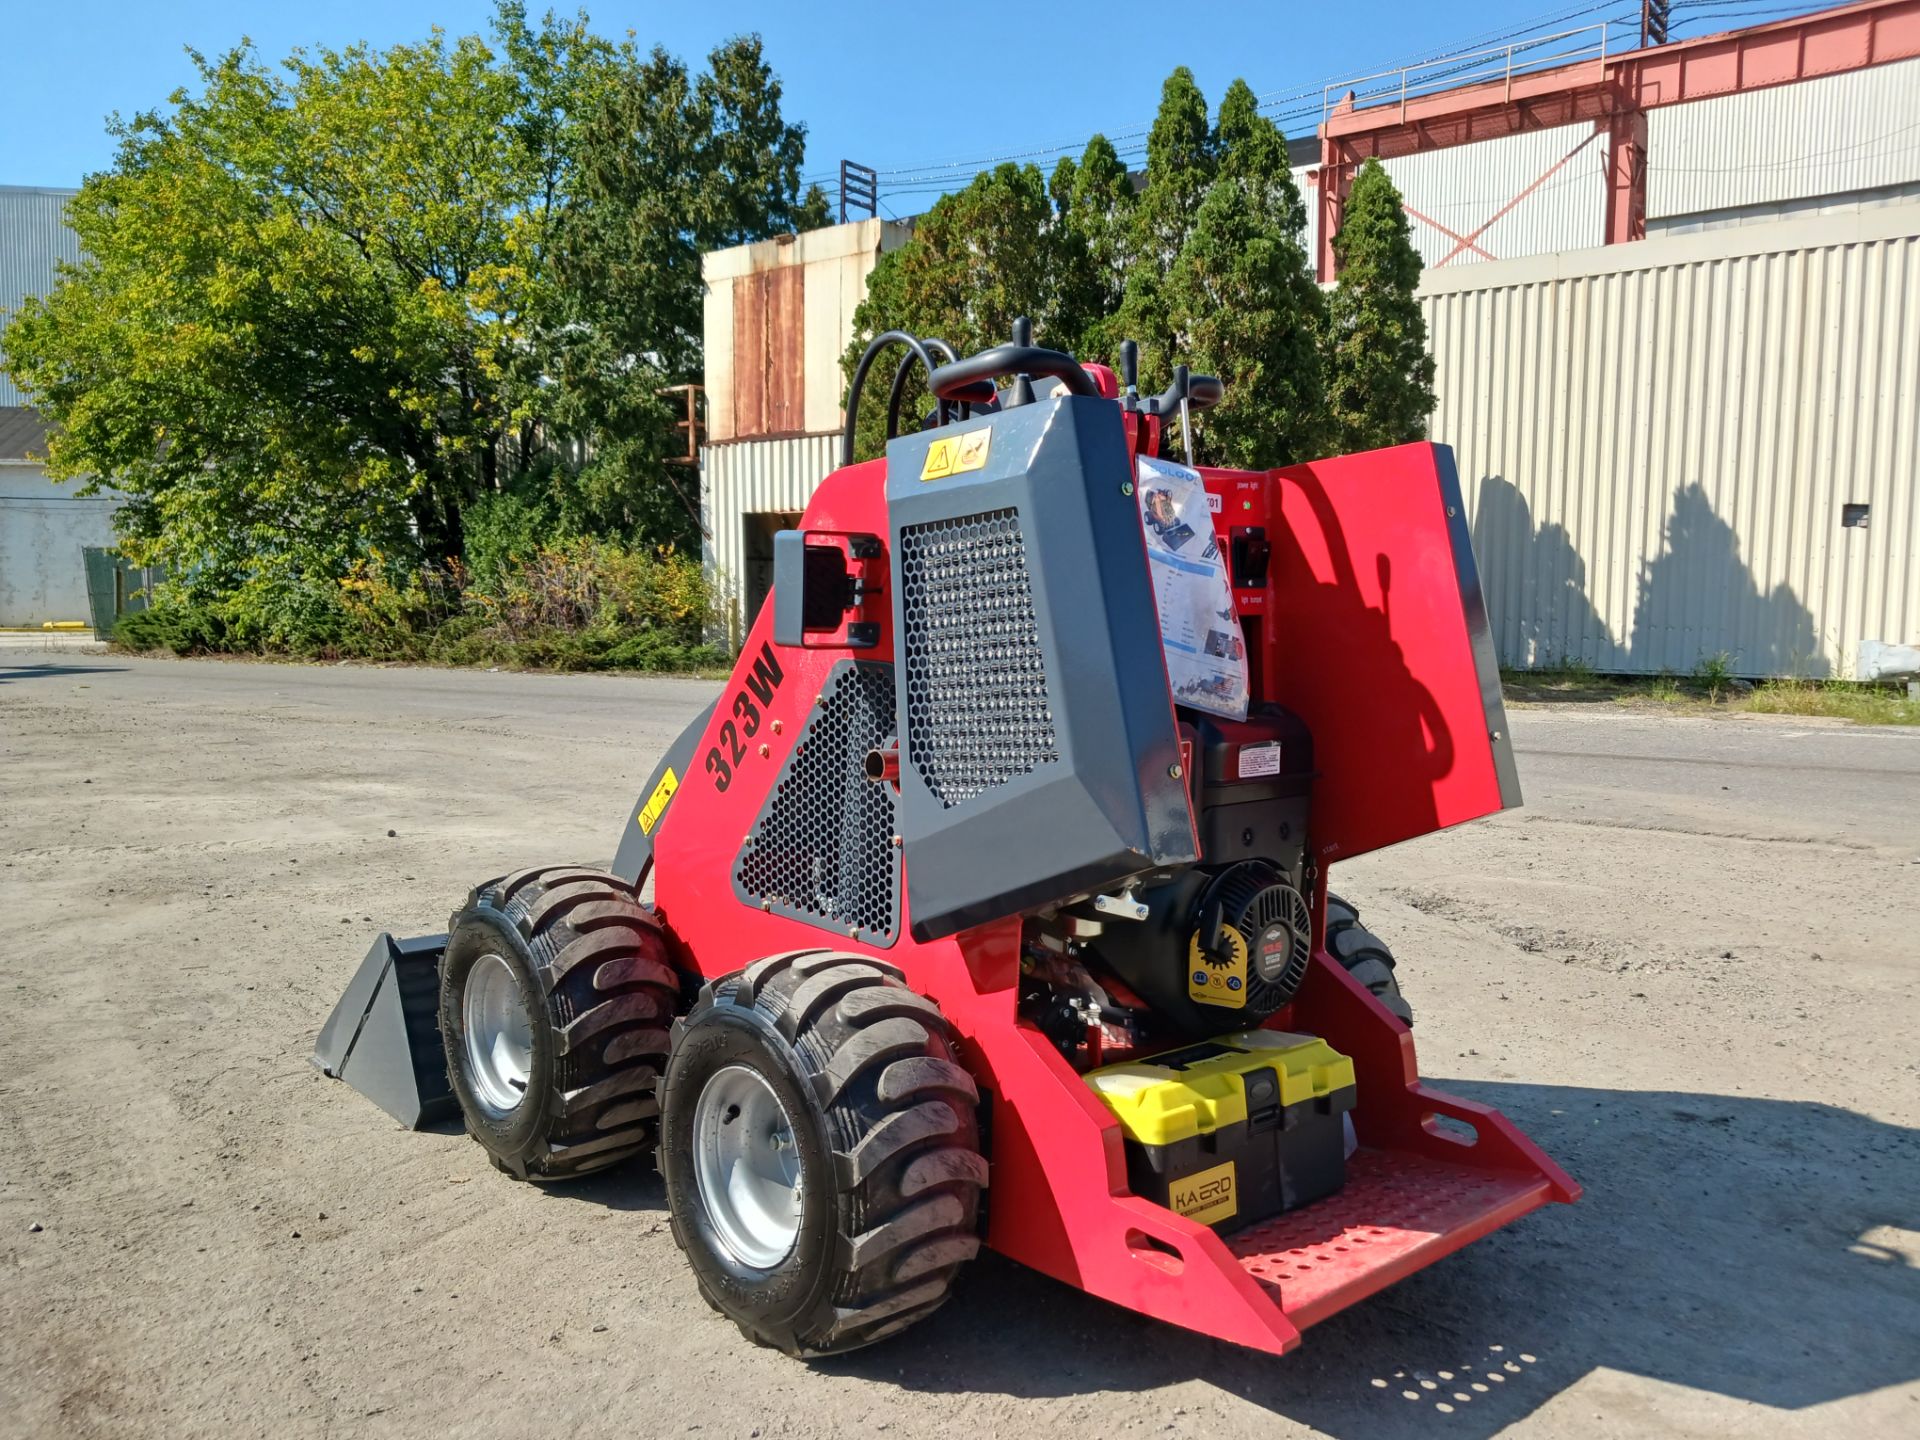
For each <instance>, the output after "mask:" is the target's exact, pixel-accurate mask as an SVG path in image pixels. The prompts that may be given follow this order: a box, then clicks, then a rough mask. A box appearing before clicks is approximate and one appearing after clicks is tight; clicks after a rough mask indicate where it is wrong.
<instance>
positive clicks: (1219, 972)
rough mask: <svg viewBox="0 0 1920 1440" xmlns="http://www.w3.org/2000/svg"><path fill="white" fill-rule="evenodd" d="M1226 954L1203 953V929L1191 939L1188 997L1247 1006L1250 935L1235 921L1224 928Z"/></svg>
mask: <svg viewBox="0 0 1920 1440" xmlns="http://www.w3.org/2000/svg"><path fill="white" fill-rule="evenodd" d="M1220 948H1221V949H1223V950H1225V951H1226V952H1227V953H1226V954H1225V955H1202V954H1201V953H1200V932H1199V931H1198V930H1196V931H1194V932H1193V938H1192V939H1190V940H1189V941H1187V998H1188V999H1189V1000H1193V1001H1196V1002H1198V1003H1199V1004H1201V1005H1218V1006H1219V1007H1220V1008H1221V1009H1223V1010H1244V1009H1246V1008H1247V937H1246V936H1244V935H1242V934H1241V933H1240V932H1239V931H1238V930H1236V929H1234V928H1233V927H1232V926H1231V925H1227V926H1223V927H1222V928H1221V930H1220Z"/></svg>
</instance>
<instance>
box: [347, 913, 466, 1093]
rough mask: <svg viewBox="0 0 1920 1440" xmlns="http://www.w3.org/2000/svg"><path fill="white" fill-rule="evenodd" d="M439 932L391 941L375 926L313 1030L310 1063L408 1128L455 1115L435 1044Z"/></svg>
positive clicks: (442, 943) (442, 942) (442, 1056)
mask: <svg viewBox="0 0 1920 1440" xmlns="http://www.w3.org/2000/svg"><path fill="white" fill-rule="evenodd" d="M446 948H447V937H446V936H444V935H420V936H416V937H415V938H414V939H411V940H396V939H394V938H393V936H391V935H389V934H387V933H386V932H385V931H382V932H381V934H380V938H379V939H378V940H375V941H374V942H373V948H372V949H371V950H369V951H367V958H366V959H364V960H362V961H361V962H360V968H359V969H358V970H357V971H355V972H354V976H353V979H352V980H351V981H350V982H349V983H348V985H347V991H346V994H344V995H342V996H341V997H340V1003H339V1004H338V1005H335V1006H334V1007H333V1014H331V1015H329V1016H328V1017H327V1023H326V1024H325V1025H322V1026H321V1027H320V1039H319V1040H318V1042H316V1043H315V1045H314V1047H313V1063H314V1065H315V1066H317V1067H318V1068H319V1069H320V1070H322V1071H323V1072H325V1073H326V1074H327V1075H330V1076H332V1077H333V1078H334V1079H335V1080H344V1081H346V1082H347V1084H349V1085H351V1086H352V1087H353V1088H354V1089H356V1090H358V1091H359V1092H360V1093H361V1094H362V1095H364V1096H366V1097H367V1098H368V1099H369V1100H371V1101H373V1103H374V1104H376V1105H378V1106H379V1107H380V1108H381V1109H382V1110H384V1111H386V1112H387V1113H388V1114H389V1115H391V1116H393V1118H394V1119H396V1120H398V1121H399V1122H400V1123H401V1124H402V1125H405V1126H406V1127H407V1128H408V1129H409V1130H419V1129H421V1128H422V1127H424V1126H427V1125H431V1124H433V1123H434V1122H435V1121H436V1120H442V1119H445V1118H447V1117H448V1116H451V1115H455V1114H458V1113H459V1109H460V1105H459V1102H458V1101H457V1100H455V1099H454V1097H453V1089H452V1087H451V1086H449V1085H448V1083H447V1057H446V1052H445V1051H444V1050H443V1049H442V1048H441V1044H440V956H441V955H442V954H443V953H444V952H445V951H446Z"/></svg>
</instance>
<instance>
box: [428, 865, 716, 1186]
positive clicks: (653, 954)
mask: <svg viewBox="0 0 1920 1440" xmlns="http://www.w3.org/2000/svg"><path fill="white" fill-rule="evenodd" d="M489 953H491V954H496V955H499V956H500V957H501V958H502V959H503V960H505V961H506V963H507V967H508V969H509V970H511V971H512V972H513V975H514V978H515V979H516V980H517V981H518V982H519V987H520V992H521V1001H522V1003H523V1004H524V1005H525V1006H526V1007H527V1012H528V1015H529V1017H530V1019H531V1021H532V1032H533V1059H532V1064H531V1066H530V1069H529V1073H528V1078H527V1088H526V1095H525V1098H524V1099H523V1100H522V1102H521V1103H520V1104H519V1105H518V1106H517V1107H515V1109H513V1110H512V1111H511V1112H509V1113H508V1114H507V1116H506V1117H505V1118H504V1119H496V1118H495V1117H494V1116H492V1115H491V1114H489V1112H488V1111H487V1109H486V1107H485V1106H484V1105H482V1104H481V1103H480V1102H479V1100H478V1098H477V1097H476V1095H475V1093H474V1087H473V1084H472V1081H471V1079H470V1078H469V1076H468V1070H467V1053H466V1037H465V1033H464V1026H463V1018H462V1013H461V997H462V994H463V990H464V986H465V983H466V979H467V976H468V975H469V974H470V973H471V971H472V969H473V964H474V962H475V960H477V959H478V958H480V957H481V956H482V955H486V954H489ZM679 995H680V982H679V977H678V976H677V975H676V974H675V972H674V969H673V966H672V964H671V963H670V961H669V954H668V950H667V946H666V941H665V939H664V937H663V936H662V934H661V931H660V926H659V924H658V922H657V921H656V920H655V919H654V918H653V915H652V912H651V911H649V910H648V909H647V908H646V907H645V906H643V905H642V904H641V903H640V901H639V899H638V897H637V896H636V895H635V894H634V891H633V888H632V887H631V886H629V885H628V884H627V883H626V882H625V881H623V880H620V879H617V878H616V877H614V876H612V875H608V874H605V873H603V872H601V871H598V870H592V869H587V868H584V867H582V866H577V865H557V866H556V865H549V866H545V867H542V868H539V869H534V870H522V871H520V872H519V873H518V874H514V875H508V876H504V877H503V878H501V879H499V880H491V881H488V882H487V883H486V884H484V885H481V886H479V887H477V888H476V889H475V890H474V891H473V893H472V894H470V895H469V896H468V897H467V903H466V904H465V905H464V906H462V907H461V908H460V910H458V911H457V912H455V914H454V916H453V919H452V920H450V921H449V922H448V925H447V953H446V958H445V960H444V961H443V963H442V965H441V972H440V1034H441V1037H442V1039H443V1040H444V1042H445V1045H446V1052H447V1078H448V1079H449V1080H450V1081H451V1082H452V1085H453V1093H454V1095H455V1096H456V1097H457V1098H458V1100H459V1101H460V1109H461V1111H462V1113H463V1114H464V1115H465V1117H466V1122H467V1133H468V1134H470V1135H472V1136H473V1137H474V1139H476V1140H478V1141H479V1142H480V1144H481V1145H482V1146H484V1147H485V1148H486V1150H487V1153H488V1155H489V1156H491V1158H492V1160H493V1163H494V1165H495V1166H496V1167H498V1168H499V1169H501V1170H503V1171H505V1172H506V1173H507V1174H509V1175H511V1176H513V1177H515V1178H516V1179H520V1180H571V1179H573V1178H575V1177H576V1176H580V1175H587V1174H591V1173H592V1172H594V1171H597V1170H605V1169H607V1168H608V1167H610V1166H613V1165H617V1164H619V1163H620V1162H621V1161H623V1160H629V1159H631V1158H633V1157H634V1156H635V1155H640V1154H644V1153H646V1152H648V1151H650V1150H651V1149H652V1148H653V1142H654V1138H655V1133H656V1128H657V1117H658V1115H659V1113H660V1112H659V1102H658V1097H657V1095H656V1093H655V1092H656V1090H657V1088H658V1080H659V1076H660V1070H661V1068H662V1066H663V1065H664V1064H665V1060H666V1053H667V1048H668V1044H669V1042H670V1026H671V1024H672V1021H673V1016H674V1014H675V1012H676V1011H677V1009H678V1008H679Z"/></svg>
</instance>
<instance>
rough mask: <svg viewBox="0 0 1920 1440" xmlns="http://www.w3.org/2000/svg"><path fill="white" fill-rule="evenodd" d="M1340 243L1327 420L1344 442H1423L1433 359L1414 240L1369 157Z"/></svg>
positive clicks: (1394, 194) (1396, 197)
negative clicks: (1417, 294)
mask: <svg viewBox="0 0 1920 1440" xmlns="http://www.w3.org/2000/svg"><path fill="white" fill-rule="evenodd" d="M1333 250H1334V254H1335V256H1336V257H1337V258H1338V259H1339V261H1340V283H1339V284H1338V286H1336V287H1335V289H1334V292H1333V295H1332V297H1331V299H1330V301H1329V304H1328V310H1329V316H1328V327H1327V382H1328V383H1327V391H1328V393H1327V402H1328V419H1329V422H1330V424H1331V426H1332V427H1333V433H1334V435H1335V437H1336V439H1337V443H1338V445H1339V447H1340V448H1342V449H1345V450H1371V449H1376V448H1378V447H1380V446H1383V445H1398V444H1402V443H1404V442H1406V441H1409V440H1418V439H1420V438H1422V437H1423V436H1424V435H1425V434H1426V433H1427V418H1428V417H1429V416H1430V415H1431V414H1432V413H1433V374H1434V369H1433V357H1432V356H1431V355H1429V354H1428V353H1427V325H1426V320H1425V319H1424V317H1423V316H1422V315H1421V313H1420V302H1419V301H1418V300H1417V299H1415V298H1414V288H1415V287H1416V286H1417V285H1418V284H1419V283H1420V255H1419V252H1418V251H1416V250H1415V249H1414V248H1413V239H1412V237H1411V235H1410V234H1409V232H1408V228H1407V216H1406V211H1405V210H1404V209H1402V208H1401V204H1400V192H1399V191H1398V190H1396V189H1395V188H1394V184H1393V181H1392V179H1391V178H1389V176H1388V175H1387V172H1386V171H1385V170H1384V169H1382V168H1381V167H1380V165H1379V164H1378V163H1376V162H1374V161H1371V160H1369V161H1368V162H1367V163H1366V164H1365V165H1363V166H1361V167H1360V173H1359V174H1358V175H1356V176H1355V177H1354V180H1353V189H1352V191H1351V192H1350V193H1349V194H1348V196H1347V204H1346V213H1345V216H1344V218H1343V220H1342V222H1341V226H1340V233H1339V234H1338V235H1336V236H1334V240H1333Z"/></svg>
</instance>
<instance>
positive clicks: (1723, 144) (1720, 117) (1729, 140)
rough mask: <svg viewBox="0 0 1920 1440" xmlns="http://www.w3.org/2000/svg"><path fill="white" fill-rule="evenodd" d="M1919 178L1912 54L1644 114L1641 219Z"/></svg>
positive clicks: (1917, 73)
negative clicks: (1890, 61) (1644, 184)
mask: <svg viewBox="0 0 1920 1440" xmlns="http://www.w3.org/2000/svg"><path fill="white" fill-rule="evenodd" d="M1916 180H1920V59H1916V60H1899V61H1896V62H1894V63H1893V64H1891V65H1876V66H1874V67H1872V68H1871V69H1867V70H1854V71H1850V72H1848V73H1847V74H1844V75H1830V76H1826V77H1824V78H1822V79H1819V80H1803V81H1800V82H1798V83H1797V84H1793V85H1779V86H1775V87H1773V88H1771V89H1767V90H1749V91H1745V92H1743V93H1741V94H1737V95H1725V96H1721V97H1719V98H1718V99H1714V100H1697V101H1694V102H1693V103H1692V104H1689V105H1667V106H1662V107H1660V108H1659V109H1655V110H1649V111H1648V112H1647V221H1648V225H1649V227H1650V228H1653V227H1655V226H1656V225H1657V222H1660V221H1664V220H1667V219H1668V218H1669V217H1673V216H1683V215H1695V214H1699V213H1701V212H1705V211H1720V210H1734V209H1740V208H1745V207H1751V206H1756V205H1764V204H1781V203H1784V202H1790V201H1800V200H1807V199H1811V198H1813V197H1816V196H1823V195H1843V194H1847V193H1849V192H1851V191H1856V190H1876V189H1881V188H1885V187H1890V186H1900V185H1906V184H1910V183H1911V182H1913V181H1916Z"/></svg>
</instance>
